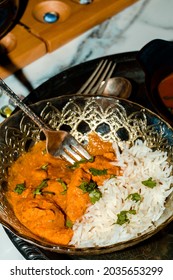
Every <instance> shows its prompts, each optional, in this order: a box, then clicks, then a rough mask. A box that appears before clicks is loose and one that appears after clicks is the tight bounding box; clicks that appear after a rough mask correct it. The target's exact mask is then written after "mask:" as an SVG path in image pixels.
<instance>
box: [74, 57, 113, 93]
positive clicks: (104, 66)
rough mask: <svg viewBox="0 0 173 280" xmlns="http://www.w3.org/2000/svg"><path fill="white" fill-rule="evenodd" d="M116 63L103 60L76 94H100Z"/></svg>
mask: <svg viewBox="0 0 173 280" xmlns="http://www.w3.org/2000/svg"><path fill="white" fill-rule="evenodd" d="M115 66H116V63H115V62H113V61H109V60H108V59H106V60H104V59H103V60H101V61H100V63H99V64H98V66H97V68H96V69H95V70H94V72H93V73H92V74H91V76H90V77H89V79H88V80H87V81H86V82H85V83H84V85H82V87H81V88H80V89H79V90H78V91H77V93H76V94H83V95H88V94H98V95H101V94H102V93H103V91H104V89H105V87H106V84H107V82H108V80H109V78H110V77H111V75H112V73H113V71H114V69H115Z"/></svg>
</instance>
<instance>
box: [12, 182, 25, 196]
mask: <svg viewBox="0 0 173 280" xmlns="http://www.w3.org/2000/svg"><path fill="white" fill-rule="evenodd" d="M25 189H26V185H25V183H21V184H17V185H16V187H15V189H14V192H16V193H18V194H22V193H23V191H24V190H25Z"/></svg>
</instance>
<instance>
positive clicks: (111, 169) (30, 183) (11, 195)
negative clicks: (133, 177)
mask: <svg viewBox="0 0 173 280" xmlns="http://www.w3.org/2000/svg"><path fill="white" fill-rule="evenodd" d="M86 149H87V150H88V152H89V153H90V154H91V155H92V158H91V159H90V160H88V161H85V160H83V161H81V162H77V163H75V164H74V165H70V164H69V163H68V162H66V161H65V160H63V159H61V158H54V157H52V156H51V155H49V154H48V153H46V152H45V141H40V142H38V143H36V144H35V145H34V146H33V147H32V148H31V149H30V150H29V151H28V152H26V153H24V154H22V155H21V156H20V157H19V158H18V159H17V160H16V161H15V162H14V163H13V164H12V166H11V167H10V168H9V171H8V191H7V198H8V201H9V202H10V204H11V205H12V207H13V209H14V212H15V215H16V216H17V218H18V219H19V221H20V222H21V223H22V224H23V225H24V226H26V227H27V228H28V229H29V230H30V231H32V232H33V233H34V234H36V235H38V236H40V237H41V238H43V239H44V240H47V241H49V242H52V243H55V244H62V245H66V244H68V243H69V242H70V240H71V238H72V236H73V229H72V226H73V224H74V223H75V221H77V220H79V219H80V218H81V217H82V215H83V214H84V213H85V211H86V209H87V207H88V206H89V205H91V204H92V203H95V202H96V201H98V200H99V199H100V198H101V195H102V194H101V191H100V188H98V187H100V186H101V185H102V184H103V182H104V181H105V180H106V179H109V178H111V176H117V175H120V174H121V170H120V168H119V167H117V166H115V165H113V164H112V162H113V161H115V160H116V156H115V153H114V150H113V148H112V144H111V143H109V142H106V141H103V140H102V139H101V138H100V137H99V136H98V135H97V134H95V133H92V134H90V136H89V142H88V145H87V147H86Z"/></svg>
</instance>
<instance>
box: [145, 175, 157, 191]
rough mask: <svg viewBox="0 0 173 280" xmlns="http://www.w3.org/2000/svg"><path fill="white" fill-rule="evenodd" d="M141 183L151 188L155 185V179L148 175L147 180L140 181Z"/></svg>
mask: <svg viewBox="0 0 173 280" xmlns="http://www.w3.org/2000/svg"><path fill="white" fill-rule="evenodd" d="M142 184H143V185H144V186H146V187H148V188H151V189H153V188H154V187H156V185H157V184H156V181H155V180H153V179H152V177H150V178H149V179H148V180H145V181H142Z"/></svg>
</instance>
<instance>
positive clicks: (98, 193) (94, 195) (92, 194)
mask: <svg viewBox="0 0 173 280" xmlns="http://www.w3.org/2000/svg"><path fill="white" fill-rule="evenodd" d="M89 197H90V200H91V203H92V204H94V203H95V202H96V201H98V200H99V199H100V198H101V197H102V193H101V191H100V190H99V189H94V190H93V191H92V192H90V193H89Z"/></svg>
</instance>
